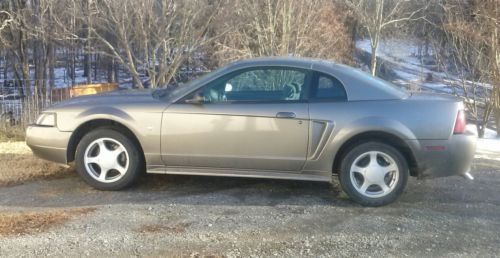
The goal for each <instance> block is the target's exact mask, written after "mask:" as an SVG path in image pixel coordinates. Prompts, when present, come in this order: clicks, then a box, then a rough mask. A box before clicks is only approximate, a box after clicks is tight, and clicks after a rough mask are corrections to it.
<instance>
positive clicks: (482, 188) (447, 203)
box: [0, 159, 500, 257]
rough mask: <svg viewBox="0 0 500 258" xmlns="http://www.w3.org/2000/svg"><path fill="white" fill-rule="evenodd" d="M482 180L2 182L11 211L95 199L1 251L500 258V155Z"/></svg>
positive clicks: (479, 174) (487, 164) (478, 171)
mask: <svg viewBox="0 0 500 258" xmlns="http://www.w3.org/2000/svg"><path fill="white" fill-rule="evenodd" d="M473 174H474V176H475V177H476V180H475V181H466V180H465V179H462V178H460V177H452V178H442V179H437V180H426V181H417V180H414V179H411V180H410V181H409V186H408V188H407V191H406V193H405V194H404V195H403V197H402V198H401V199H400V200H399V201H398V202H396V203H394V204H392V205H389V206H386V207H381V208H363V207H361V206H358V205H356V204H354V203H352V202H351V201H349V200H348V199H347V198H346V197H345V195H344V194H343V193H341V192H340V190H339V186H338V184H336V183H334V184H333V185H331V184H327V183H313V182H296V181H280V180H258V179H238V178H210V177H193V176H157V175H149V176H146V177H145V178H144V179H143V180H142V182H141V183H140V184H139V185H138V186H137V187H134V188H132V189H130V190H127V191H122V192H100V191H96V190H93V189H91V188H90V187H88V186H87V185H85V184H84V183H83V182H82V181H81V180H80V179H79V178H78V177H76V176H75V175H69V176H67V177H65V178H59V179H53V180H41V181H34V182H28V183H24V184H22V185H17V186H4V187H0V212H2V213H13V212H14V213H15V212H21V213H22V212H31V213H44V212H65V211H71V210H72V209H81V208H92V209H89V210H91V211H90V212H85V213H81V214H80V215H77V216H75V217H72V218H71V219H69V220H67V221H64V222H63V223H60V224H56V225H53V226H50V227H47V228H46V229H44V230H40V232H34V233H33V232H31V233H23V234H7V235H3V236H0V256H35V255H36V256H40V255H43V256H46V255H51V256H77V255H88V256H93V257H94V256H109V255H113V256H158V255H169V256H182V257H190V256H191V257H238V256H243V257H246V256H279V257H296V256H311V257H320V256H333V255H334V256H349V257H352V256H372V257H381V256H383V257H386V256H394V257H402V256H463V257H471V256H498V255H500V162H499V161H489V160H480V159H477V160H476V161H475V165H474V168H473Z"/></svg>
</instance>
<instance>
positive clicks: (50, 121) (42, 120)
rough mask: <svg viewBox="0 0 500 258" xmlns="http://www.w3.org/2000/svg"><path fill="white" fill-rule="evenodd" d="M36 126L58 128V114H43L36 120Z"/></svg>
mask: <svg viewBox="0 0 500 258" xmlns="http://www.w3.org/2000/svg"><path fill="white" fill-rule="evenodd" d="M36 124H37V125H43V126H56V114H55V113H42V114H41V115H40V116H39V117H38V119H37V120H36Z"/></svg>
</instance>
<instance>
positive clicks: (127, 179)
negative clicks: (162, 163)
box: [75, 128, 144, 191]
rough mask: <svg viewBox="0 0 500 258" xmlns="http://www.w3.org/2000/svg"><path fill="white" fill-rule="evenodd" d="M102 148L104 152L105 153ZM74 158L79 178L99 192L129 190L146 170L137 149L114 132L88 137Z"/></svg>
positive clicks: (107, 130) (102, 131) (101, 131)
mask: <svg viewBox="0 0 500 258" xmlns="http://www.w3.org/2000/svg"><path fill="white" fill-rule="evenodd" d="M101 148H105V149H104V151H103V150H102V149H101ZM75 156H76V158H75V163H76V164H75V165H76V170H77V172H78V174H79V175H80V176H81V177H82V179H83V180H84V181H85V182H86V183H87V184H89V185H90V186H92V187H94V188H96V189H99V190H109V191H113V190H121V189H124V188H127V187H130V186H131V185H133V184H134V183H135V182H136V181H137V179H138V177H139V175H140V174H141V173H142V171H143V170H144V160H143V158H142V154H141V153H140V152H139V148H138V146H137V145H136V144H135V143H134V142H133V141H131V140H130V137H127V136H126V135H125V134H123V133H122V132H120V131H118V130H116V129H114V128H99V129H95V130H93V131H91V132H89V133H87V134H86V135H85V136H83V138H82V139H81V140H80V142H79V143H78V146H77V148H76V155H75ZM102 171H106V173H105V174H102Z"/></svg>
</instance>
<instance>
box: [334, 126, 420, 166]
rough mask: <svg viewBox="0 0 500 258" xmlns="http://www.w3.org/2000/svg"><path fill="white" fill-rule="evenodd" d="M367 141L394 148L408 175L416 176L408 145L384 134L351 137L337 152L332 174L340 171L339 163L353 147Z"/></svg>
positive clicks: (367, 133)
mask: <svg viewBox="0 0 500 258" xmlns="http://www.w3.org/2000/svg"><path fill="white" fill-rule="evenodd" d="M367 141H379V142H382V143H385V144H388V145H390V146H392V147H394V148H396V149H397V150H398V151H400V152H401V154H402V155H403V156H404V158H405V159H406V162H407V163H408V167H409V169H410V175H411V176H418V167H417V161H416V159H415V156H414V155H413V152H412V150H411V149H410V147H409V146H408V144H406V143H405V142H404V141H403V140H402V139H401V138H399V137H397V136H395V135H393V134H390V133H385V132H365V133H361V134H358V135H355V136H353V137H352V138H350V139H349V140H347V141H346V142H345V143H344V144H342V146H341V147H340V149H339V150H338V151H337V155H335V159H334V162H333V171H334V173H338V171H339V170H340V163H341V162H342V158H343V157H344V155H345V154H346V153H347V152H348V151H350V150H351V149H352V148H353V147H354V146H356V145H358V144H360V143H362V142H367Z"/></svg>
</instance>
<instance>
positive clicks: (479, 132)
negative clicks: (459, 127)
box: [476, 123, 485, 138]
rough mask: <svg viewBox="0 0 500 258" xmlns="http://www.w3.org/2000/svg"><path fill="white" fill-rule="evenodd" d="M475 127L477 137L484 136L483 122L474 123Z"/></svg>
mask: <svg viewBox="0 0 500 258" xmlns="http://www.w3.org/2000/svg"><path fill="white" fill-rule="evenodd" d="M476 128H477V137H479V138H483V137H484V131H485V126H484V124H481V123H477V124H476Z"/></svg>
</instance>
